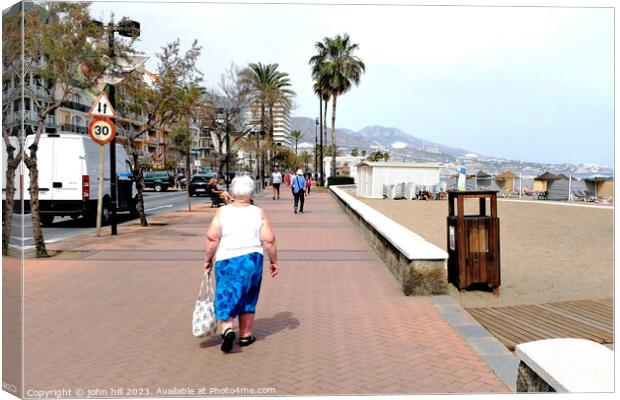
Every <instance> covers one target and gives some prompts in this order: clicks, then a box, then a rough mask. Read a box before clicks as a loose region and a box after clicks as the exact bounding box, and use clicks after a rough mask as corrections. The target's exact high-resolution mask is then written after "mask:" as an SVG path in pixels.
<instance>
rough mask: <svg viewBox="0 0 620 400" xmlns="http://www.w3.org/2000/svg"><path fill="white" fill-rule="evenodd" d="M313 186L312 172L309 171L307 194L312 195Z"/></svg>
mask: <svg viewBox="0 0 620 400" xmlns="http://www.w3.org/2000/svg"><path fill="white" fill-rule="evenodd" d="M311 186H312V174H311V173H310V172H308V175H307V177H306V194H307V195H308V196H310V187H311Z"/></svg>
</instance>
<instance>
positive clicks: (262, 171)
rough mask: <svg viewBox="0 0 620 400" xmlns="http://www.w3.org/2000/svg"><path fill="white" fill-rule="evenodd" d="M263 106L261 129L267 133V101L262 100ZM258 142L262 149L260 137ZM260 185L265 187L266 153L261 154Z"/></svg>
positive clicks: (261, 110) (261, 109) (263, 132)
mask: <svg viewBox="0 0 620 400" xmlns="http://www.w3.org/2000/svg"><path fill="white" fill-rule="evenodd" d="M260 106H261V108H260V129H261V132H262V134H265V101H264V100H261V105H260ZM257 143H258V145H259V146H258V147H259V149H260V138H259V141H258V142H257ZM259 175H260V187H261V188H262V189H264V188H265V155H264V154H261V157H260V174H259Z"/></svg>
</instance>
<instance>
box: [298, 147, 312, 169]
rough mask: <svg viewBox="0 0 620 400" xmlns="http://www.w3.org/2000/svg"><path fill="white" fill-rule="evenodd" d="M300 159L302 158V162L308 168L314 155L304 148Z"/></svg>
mask: <svg viewBox="0 0 620 400" xmlns="http://www.w3.org/2000/svg"><path fill="white" fill-rule="evenodd" d="M299 159H300V160H301V162H302V163H303V164H304V166H305V167H306V169H307V168H308V163H310V160H312V156H311V155H310V153H308V152H307V151H305V150H304V151H303V152H302V153H301V154H300V155H299Z"/></svg>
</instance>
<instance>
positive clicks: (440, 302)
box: [429, 295, 519, 392]
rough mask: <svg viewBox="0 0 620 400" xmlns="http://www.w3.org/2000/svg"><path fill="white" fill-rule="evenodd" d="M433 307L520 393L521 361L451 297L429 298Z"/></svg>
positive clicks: (500, 377) (503, 379) (507, 384)
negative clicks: (518, 377)
mask: <svg viewBox="0 0 620 400" xmlns="http://www.w3.org/2000/svg"><path fill="white" fill-rule="evenodd" d="M429 299H430V302H431V304H433V306H435V308H437V310H439V313H440V314H441V316H442V317H443V318H444V319H445V320H446V322H448V323H449V324H450V326H452V327H453V328H454V330H456V331H457V332H458V333H459V335H461V337H462V338H463V339H465V341H466V342H467V343H468V344H469V345H470V346H471V348H472V349H473V350H474V351H475V352H476V353H478V355H479V356H480V358H482V360H484V362H485V363H487V365H488V366H489V367H490V368H491V369H492V370H493V372H495V374H496V375H497V376H498V377H499V379H500V380H501V381H502V382H503V383H504V384H505V385H506V386H508V388H509V389H510V390H511V391H512V392H516V391H517V369H518V367H519V359H518V358H517V357H516V356H514V355H513V354H512V353H511V352H510V351H509V350H508V349H507V348H506V347H505V346H504V345H503V344H502V343H501V342H500V341H499V340H497V339H496V338H495V336H493V335H492V334H491V333H490V332H489V331H487V330H486V329H485V328H484V327H483V326H482V325H480V324H479V323H478V321H476V320H475V319H474V318H473V317H472V316H471V315H470V314H469V313H468V312H467V311H465V309H464V308H463V307H462V306H461V305H460V304H459V303H457V302H456V300H454V299H453V298H452V297H450V296H449V295H444V296H431V297H429Z"/></svg>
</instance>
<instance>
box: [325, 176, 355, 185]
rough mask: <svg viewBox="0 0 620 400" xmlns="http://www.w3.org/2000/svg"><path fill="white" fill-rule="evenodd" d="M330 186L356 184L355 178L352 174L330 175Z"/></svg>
mask: <svg viewBox="0 0 620 400" xmlns="http://www.w3.org/2000/svg"><path fill="white" fill-rule="evenodd" d="M327 184H328V185H329V186H335V185H354V184H355V179H354V178H353V177H352V176H330V177H329V178H327Z"/></svg>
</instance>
